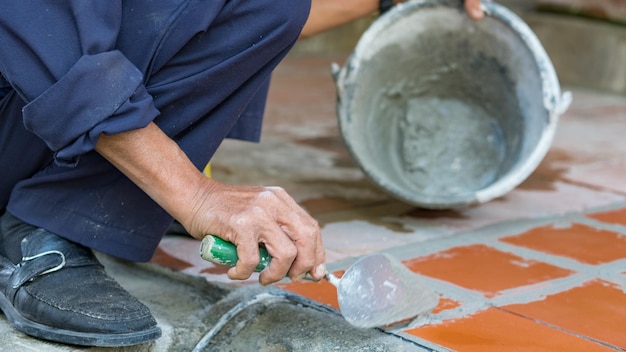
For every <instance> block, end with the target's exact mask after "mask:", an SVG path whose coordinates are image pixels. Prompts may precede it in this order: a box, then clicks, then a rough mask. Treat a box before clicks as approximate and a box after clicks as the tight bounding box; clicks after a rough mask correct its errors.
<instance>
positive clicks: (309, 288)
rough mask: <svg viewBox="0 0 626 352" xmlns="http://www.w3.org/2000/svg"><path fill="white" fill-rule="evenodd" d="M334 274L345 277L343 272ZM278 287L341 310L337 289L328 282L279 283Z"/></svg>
mask: <svg viewBox="0 0 626 352" xmlns="http://www.w3.org/2000/svg"><path fill="white" fill-rule="evenodd" d="M334 274H335V276H337V277H341V275H343V271H339V272H336V273H334ZM276 286H278V287H281V288H283V289H285V290H287V291H290V292H293V293H297V294H299V295H302V296H304V297H306V298H309V299H312V300H314V301H316V302H319V303H323V304H326V305H329V306H331V307H333V308H335V309H339V302H338V301H337V288H336V287H335V286H333V285H332V284H331V283H330V282H328V281H326V280H322V281H319V282H314V281H300V282H289V283H278V284H276Z"/></svg>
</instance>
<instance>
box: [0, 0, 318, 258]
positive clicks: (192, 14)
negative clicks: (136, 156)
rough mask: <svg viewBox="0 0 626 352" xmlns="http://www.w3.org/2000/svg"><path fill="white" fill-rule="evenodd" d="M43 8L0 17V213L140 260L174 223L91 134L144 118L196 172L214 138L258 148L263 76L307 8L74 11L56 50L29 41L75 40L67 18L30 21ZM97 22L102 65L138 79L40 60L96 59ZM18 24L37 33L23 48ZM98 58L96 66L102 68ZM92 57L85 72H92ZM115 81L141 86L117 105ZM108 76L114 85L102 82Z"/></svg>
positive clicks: (135, 6) (297, 2)
mask: <svg viewBox="0 0 626 352" xmlns="http://www.w3.org/2000/svg"><path fill="white" fill-rule="evenodd" d="M79 1H80V0H79ZM45 2H46V1H43V0H42V1H28V2H15V3H16V4H17V5H13V4H11V5H7V9H6V11H4V10H3V11H4V12H11V11H14V12H15V13H13V14H11V15H10V16H9V15H6V17H2V18H0V23H1V24H2V26H1V30H0V47H2V48H3V49H2V50H3V53H5V50H7V49H6V48H7V47H14V48H17V49H16V52H17V53H16V54H15V55H13V56H11V54H7V53H5V54H0V72H2V74H3V77H4V79H2V78H0V98H1V100H0V211H1V210H2V209H5V210H7V211H9V212H11V213H12V214H13V215H15V216H16V217H18V218H20V219H22V220H23V221H25V222H27V223H30V224H32V225H35V226H39V227H43V228H46V229H47V230H49V231H51V232H54V233H56V234H58V235H60V236H63V237H65V238H68V239H70V240H72V241H75V242H78V243H81V244H83V245H85V246H87V247H91V248H94V249H96V250H99V251H101V252H105V253H108V254H111V255H115V256H118V257H122V258H126V259H130V260H134V261H146V260H149V259H150V258H151V256H152V255H153V253H154V250H155V249H156V246H157V245H158V243H159V241H160V239H161V238H162V236H163V234H164V232H165V230H166V229H167V227H168V226H169V224H170V223H171V222H172V218H171V217H170V216H169V215H168V214H167V213H166V212H165V211H164V210H163V209H162V208H161V207H160V206H158V205H157V204H156V203H155V202H154V201H152V200H151V199H150V198H149V197H148V196H146V195H145V194H144V193H143V192H142V191H141V190H140V189H139V188H138V187H136V186H135V185H134V184H133V183H132V182H130V181H129V180H128V179H127V178H126V177H125V176H124V175H123V174H121V173H120V172H119V171H118V170H117V169H115V168H114V167H113V166H112V165H111V164H109V163H108V162H107V161H106V160H105V159H103V158H102V157H101V156H100V155H99V154H97V153H96V152H95V151H93V145H94V143H95V141H96V140H97V139H94V138H93V135H94V134H96V132H97V133H100V132H104V133H107V132H111V131H115V132H121V131H124V130H128V129H132V128H136V127H138V126H143V125H145V124H146V123H147V122H149V121H154V122H156V123H157V124H158V125H159V127H160V128H161V129H162V130H163V131H164V132H165V133H166V134H168V135H169V136H170V137H171V138H173V139H174V140H175V141H177V143H178V144H179V145H180V146H181V148H182V149H183V150H184V151H185V153H186V154H187V155H188V156H189V158H190V159H191V160H192V162H193V163H194V164H195V165H196V166H197V167H198V168H199V169H202V168H203V167H204V165H206V163H207V162H208V161H209V160H210V158H211V156H212V155H213V153H214V152H215V150H216V149H217V148H218V146H219V144H220V143H221V142H222V140H223V139H224V138H228V137H231V138H239V139H245V140H251V141H256V140H258V138H259V134H260V128H261V122H262V115H263V110H264V108H265V101H266V97H267V89H268V85H269V81H270V75H271V73H272V70H273V69H274V68H275V67H276V65H277V64H278V63H279V62H280V60H281V59H282V58H283V57H284V56H285V55H286V53H287V52H288V51H289V49H290V48H291V46H292V45H293V43H294V42H295V40H296V39H297V36H298V34H299V32H300V30H301V29H302V26H303V24H304V22H305V21H306V18H307V16H308V11H309V7H310V0H252V1H251V0H206V1H198V0H154V1H145V0H129V1H121V2H118V5H119V6H120V8H119V11H120V12H119V13H120V14H121V19H120V18H117V17H116V18H111V19H110V20H109V19H107V18H106V16H94V18H93V19H92V20H93V23H92V24H89V23H86V24H85V22H89V21H90V19H89V18H87V19H81V18H80V13H81V11H76V10H75V9H74V10H73V16H76V17H77V19H75V22H76V23H78V26H79V27H80V28H86V29H84V30H81V31H79V32H80V33H79V35H68V36H67V38H57V39H55V38H53V39H52V40H57V41H58V42H56V43H54V45H50V43H48V42H42V43H38V42H37V40H41V41H45V40H46V36H41V39H39V36H40V33H41V32H44V33H45V32H46V30H48V28H46V26H50V28H53V32H50V33H65V29H64V28H65V27H66V26H67V27H68V28H67V33H75V32H76V31H75V30H74V29H72V28H69V27H72V26H73V27H74V28H75V27H77V25H76V23H68V21H67V18H66V16H67V14H60V13H59V16H58V18H59V19H58V20H57V18H55V17H54V11H48V12H47V13H44V14H40V12H42V11H43V10H42V9H45V6H42V5H41V4H40V3H45ZM68 2H69V1H68ZM24 3H28V4H26V5H24ZM33 3H34V4H33ZM61 3H63V2H61ZM76 3H77V4H79V5H77V6H82V4H91V3H92V2H84V3H80V2H78V1H77V2H76ZM113 3H114V1H111V2H109V1H106V2H102V3H101V4H113ZM31 4H32V5H31ZM3 6H4V5H3ZM29 6H33V8H31V9H28V7H29ZM105 6H107V5H105ZM111 6H113V5H111ZM18 7H19V8H18ZM24 7H26V8H24ZM9 8H11V9H9ZM13 8H15V9H13ZM90 10H92V9H90ZM107 11H108V9H107ZM29 12H30V13H29ZM85 12H87V11H85ZM50 13H52V14H53V15H52V16H51V15H50ZM0 16H4V15H0ZM20 16H23V17H22V18H21V19H20V18H19V17H20ZM40 16H41V19H40V20H37V19H38V18H40ZM14 18H17V19H15V20H14ZM55 21H56V22H55ZM98 21H108V22H106V23H105V24H106V25H110V27H111V28H115V30H117V31H118V32H116V34H115V36H114V38H115V42H114V48H112V49H114V50H115V51H117V52H116V53H113V54H111V57H113V59H112V60H113V61H115V60H116V59H115V56H116V55H117V56H120V55H123V56H124V57H125V59H124V60H126V59H128V61H129V62H131V63H132V65H133V66H134V67H136V68H137V69H138V70H137V72H140V75H137V73H136V72H134V71H133V70H134V68H133V70H126V71H124V70H122V69H120V70H119V74H117V75H112V74H111V72H105V73H101V74H100V75H101V76H103V77H104V76H106V77H105V78H103V79H102V80H99V79H96V78H98V76H97V75H95V76H94V77H95V78H93V79H89V78H90V76H89V75H90V71H89V70H88V69H84V70H85V71H84V72H81V71H80V70H81V69H82V68H80V67H79V66H80V65H75V66H74V67H73V68H71V69H70V67H64V66H63V65H64V63H63V62H61V61H59V62H57V61H55V60H53V59H51V58H55V57H61V56H66V55H67V53H68V52H72V51H73V50H75V51H76V52H77V55H78V56H80V57H81V58H80V60H83V59H84V57H85V55H86V54H89V53H90V51H91V52H95V53H98V45H101V46H103V47H104V46H105V45H104V44H102V43H101V42H102V40H100V41H99V39H98V38H99V36H100V35H101V36H102V37H103V38H104V37H105V35H106V34H107V32H106V31H107V30H109V29H106V28H105V29H101V28H99V26H98V23H95V22H98ZM42 23H43V24H42ZM20 26H21V28H15V27H20ZM92 27H93V28H92ZM103 27H104V26H103ZM90 28H92V29H90ZM20 30H23V31H24V33H26V34H25V35H24V36H23V37H25V38H34V39H32V41H33V43H34V44H32V45H30V46H28V47H26V48H24V49H23V50H21V49H20V48H22V47H20V45H23V46H25V45H24V43H21V42H18V40H17V39H15V42H14V43H13V42H11V40H12V39H11V38H12V37H11V35H10V33H11V31H16V32H17V33H19V31H20ZM90 30H91V31H93V33H90ZM109 32H110V30H109ZM30 33H32V35H31V34H30ZM18 37H19V36H18ZM108 37H111V36H108ZM84 38H88V39H89V40H87V39H84ZM94 38H95V39H94ZM20 40H22V39H20ZM85 42H89V43H91V44H90V45H85V44H84V43H85ZM32 47H36V48H37V50H33V49H32ZM59 47H61V48H59ZM110 49H111V48H108V49H107V50H109V51H111V50H110ZM20 50H21V51H20ZM46 50H48V51H46ZM18 54H19V55H18ZM29 55H31V56H33V57H30V56H29ZM55 55H56V56H55ZM81 55H82V56H81ZM101 56H102V55H101ZM101 56H96V57H97V58H98V60H100V61H98V62H96V63H95V64H96V65H98V64H100V63H101V62H105V63H106V62H108V61H107V59H106V57H107V56H106V55H104V56H102V57H104V59H100V58H101ZM89 60H91V59H86V60H83V61H85V62H87V63H86V64H85V65H86V66H84V67H87V66H88V65H92V64H94V63H93V60H92V61H89ZM22 63H23V64H24V68H23V69H22V68H21V67H20V65H21V64H22ZM42 63H43V64H42ZM66 66H67V65H66ZM77 67H78V68H77ZM112 67H114V65H113V66H112ZM68 69H70V72H69V73H66V72H67V71H68ZM113 69H114V68H113ZM113 69H112V70H113ZM57 70H58V72H62V73H63V74H64V75H60V74H56V73H55V72H56V71H57ZM72 70H74V72H72ZM127 72H128V73H127ZM114 73H115V72H114ZM73 75H74V76H75V77H74V76H73ZM111 75H112V76H115V77H114V78H111V77H110V76H111ZM124 75H127V76H128V80H136V81H137V82H139V83H137V84H136V86H135V85H131V86H132V87H133V88H132V89H135V90H134V92H133V93H132V95H131V96H130V98H129V99H128V100H126V101H125V102H123V103H122V102H119V101H117V100H119V98H118V97H116V94H118V92H122V91H124V89H127V88H125V87H124V84H125V83H124V82H126V81H127V80H126V77H125V76H124ZM118 76H124V77H118ZM135 76H136V77H135ZM137 77H139V79H137ZM107 80H109V81H111V82H113V81H115V82H122V83H120V84H117V83H116V84H117V85H116V84H108V83H107V84H102V81H106V82H108V81H107ZM47 82H48V83H47ZM133 84H134V83H133ZM49 87H53V89H49ZM65 87H67V88H65ZM137 87H139V88H137ZM109 97H111V98H109ZM116 99H117V100H116ZM124 99H126V98H124ZM100 100H101V101H102V103H101V104H99V105H98V104H95V106H90V105H89V104H91V103H92V102H93V101H100ZM120 110H123V111H120ZM101 111H104V113H102V112H101ZM111 112H114V114H112V113H111ZM78 115H80V116H85V117H84V118H81V119H78V118H77V117H76V116H78ZM113 115H114V116H117V117H116V118H110V116H113ZM94 116H96V117H94ZM96 120H97V121H96ZM94 121H95V122H94ZM133 124H137V126H134V125H133ZM101 125H107V126H110V127H106V129H103V130H98V127H97V126H101ZM94 126H96V127H94ZM94 131H95V132H94ZM90 133H91V137H90ZM67 145H71V146H70V147H67ZM67 150H70V151H67ZM77 151H78V152H77ZM64 153H65V154H64ZM61 155H64V156H63V157H62V156H61ZM67 155H69V157H67V158H65V156H67ZM242 157H245V156H242ZM64 158H65V159H64ZM163 162H167V161H166V160H164V161H163Z"/></svg>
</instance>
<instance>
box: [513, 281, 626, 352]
mask: <svg viewBox="0 0 626 352" xmlns="http://www.w3.org/2000/svg"><path fill="white" fill-rule="evenodd" d="M503 309H505V310H508V311H511V312H515V313H517V314H521V315H524V316H526V317H529V318H531V319H536V320H539V321H542V322H546V323H548V324H552V325H556V326H558V327H560V328H562V329H566V330H569V331H572V332H574V333H577V334H581V335H585V336H588V337H591V338H593V339H596V340H599V341H603V342H605V343H609V344H612V345H614V346H618V347H620V348H622V349H626V334H625V333H624V322H626V294H625V293H624V289H623V288H621V287H618V286H617V285H614V284H611V283H608V282H606V281H602V280H595V281H590V282H587V283H586V284H584V285H583V286H581V287H576V288H573V289H571V290H569V291H566V292H562V293H559V294H555V295H552V296H548V297H547V298H546V299H545V300H543V301H538V302H532V303H528V304H518V305H511V306H506V307H503Z"/></svg>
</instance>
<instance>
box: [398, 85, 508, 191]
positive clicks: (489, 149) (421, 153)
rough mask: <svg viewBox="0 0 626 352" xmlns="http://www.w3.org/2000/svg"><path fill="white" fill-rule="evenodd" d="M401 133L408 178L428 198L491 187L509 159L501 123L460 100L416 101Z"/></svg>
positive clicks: (402, 123)
mask: <svg viewBox="0 0 626 352" xmlns="http://www.w3.org/2000/svg"><path fill="white" fill-rule="evenodd" d="M399 134H400V143H399V144H398V145H399V148H400V149H401V150H400V152H399V153H398V155H400V158H401V164H402V166H403V168H404V171H405V174H406V175H407V177H408V178H410V179H412V182H413V183H414V184H415V185H416V186H417V187H419V188H420V189H421V190H422V193H423V194H426V195H437V194H440V193H441V192H444V193H459V192H466V191H468V190H470V191H471V190H477V189H481V188H483V187H485V186H487V185H489V184H490V183H491V182H493V181H494V180H495V179H496V177H497V175H498V173H499V169H500V165H501V163H502V161H503V159H504V155H505V150H504V144H503V132H502V128H501V127H500V124H499V123H498V121H497V120H496V119H495V118H493V117H490V116H489V114H488V113H487V112H486V111H485V110H484V109H482V108H481V107H480V106H478V105H475V104H468V103H467V102H464V101H462V100H459V99H446V98H437V97H424V98H413V99H410V100H409V101H408V102H407V108H406V115H405V116H404V118H403V119H401V120H400V121H399Z"/></svg>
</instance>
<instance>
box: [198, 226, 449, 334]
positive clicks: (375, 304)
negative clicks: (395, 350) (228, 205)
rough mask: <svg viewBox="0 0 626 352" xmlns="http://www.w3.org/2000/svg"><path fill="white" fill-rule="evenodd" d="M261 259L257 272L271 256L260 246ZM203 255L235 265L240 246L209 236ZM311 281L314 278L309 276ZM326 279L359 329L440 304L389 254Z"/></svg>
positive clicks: (359, 262) (374, 256)
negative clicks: (334, 288)
mask: <svg viewBox="0 0 626 352" xmlns="http://www.w3.org/2000/svg"><path fill="white" fill-rule="evenodd" d="M259 252H260V256H261V258H260V259H261V260H260V262H259V265H257V267H256V269H255V271H257V272H259V271H263V269H265V268H266V267H267V266H268V265H269V263H270V261H271V256H270V255H269V254H268V252H267V250H266V249H265V248H264V247H262V246H261V247H259ZM200 256H201V257H202V258H203V259H205V260H207V261H210V262H212V263H215V264H220V265H226V266H234V265H235V264H236V263H237V260H238V257H237V247H236V246H235V245H234V244H233V243H231V242H228V241H224V240H222V239H221V238H219V237H217V236H213V235H209V236H206V237H205V238H204V239H203V240H202V244H201V246H200ZM306 278H307V279H309V280H313V278H312V277H309V276H308V275H307V277H306ZM324 279H326V280H327V281H328V282H330V283H331V284H333V285H334V286H335V287H336V288H337V300H338V302H339V310H340V311H341V314H342V315H343V317H344V318H345V319H346V321H348V322H349V323H350V324H352V325H354V326H356V327H359V328H373V327H379V326H386V325H392V324H394V323H398V322H401V321H405V320H408V319H412V318H415V317H417V316H419V315H423V314H428V313H430V312H431V311H432V310H433V309H434V308H435V307H436V306H437V304H438V303H439V295H438V294H437V293H435V292H434V291H433V290H431V289H430V288H429V287H427V286H425V284H424V283H423V282H422V281H421V280H420V278H419V277H418V276H417V275H416V274H415V273H413V272H412V271H410V270H409V269H408V268H407V267H405V266H404V265H403V264H402V263H400V261H398V260H397V259H395V258H393V257H391V256H390V255H388V254H383V253H373V254H369V255H366V256H364V257H361V258H360V259H358V260H357V261H356V262H355V263H354V264H352V265H351V266H350V267H349V268H348V269H347V270H346V271H345V272H344V274H343V275H342V276H341V278H338V277H337V276H335V275H333V274H331V273H329V272H326V274H325V275H324Z"/></svg>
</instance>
